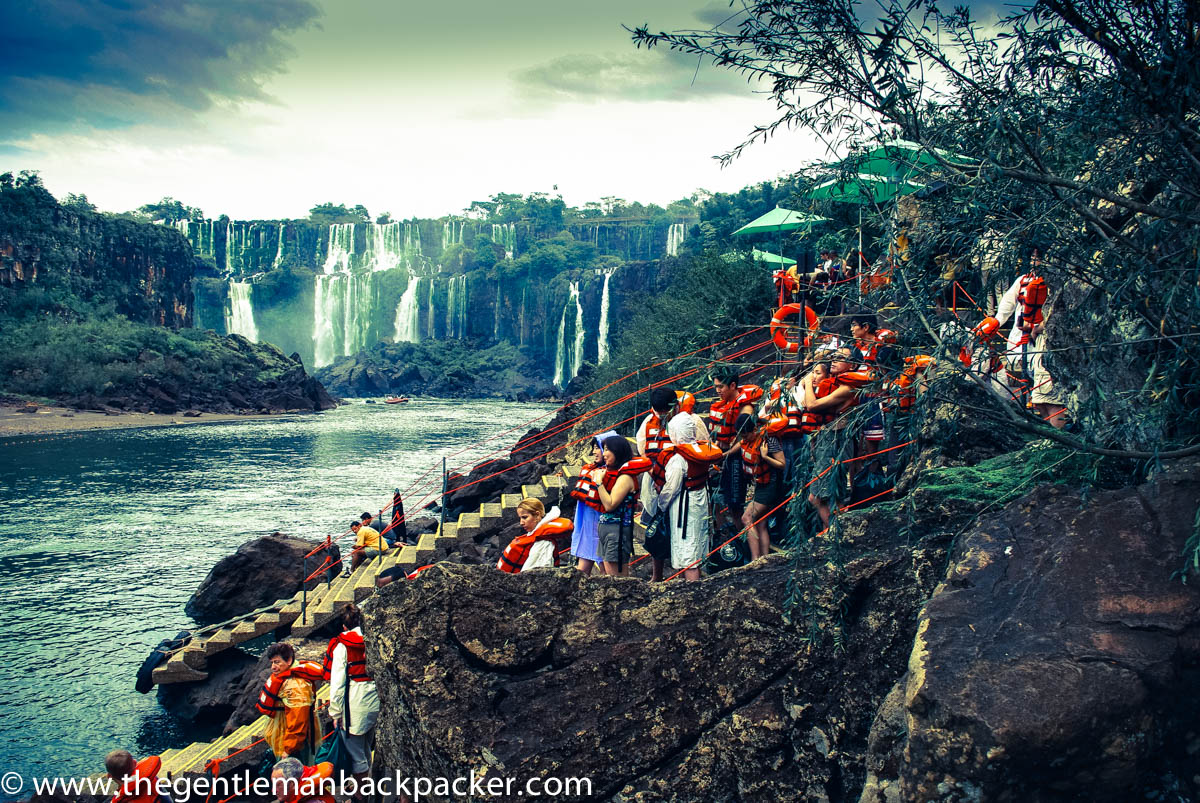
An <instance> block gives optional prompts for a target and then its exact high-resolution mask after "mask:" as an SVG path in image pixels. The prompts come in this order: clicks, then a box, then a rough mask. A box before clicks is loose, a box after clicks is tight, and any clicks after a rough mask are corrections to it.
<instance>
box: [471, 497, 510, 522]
mask: <svg viewBox="0 0 1200 803" xmlns="http://www.w3.org/2000/svg"><path fill="white" fill-rule="evenodd" d="M518 501H520V500H518ZM503 516H504V507H503V506H502V505H501V503H499V502H484V503H483V504H482V505H480V506H479V518H480V519H481V520H482V519H498V518H502V517H503Z"/></svg>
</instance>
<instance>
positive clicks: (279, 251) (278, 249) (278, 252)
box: [271, 220, 287, 270]
mask: <svg viewBox="0 0 1200 803" xmlns="http://www.w3.org/2000/svg"><path fill="white" fill-rule="evenodd" d="M286 226H287V224H285V223H284V222H283V221H282V220H281V221H279V242H278V243H277V244H276V246H275V259H274V260H272V261H271V269H272V270H275V269H276V268H278V267H279V266H280V265H281V264H282V263H283V230H284V229H285V228H286Z"/></svg>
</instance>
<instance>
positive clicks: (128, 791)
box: [104, 750, 171, 803]
mask: <svg viewBox="0 0 1200 803" xmlns="http://www.w3.org/2000/svg"><path fill="white" fill-rule="evenodd" d="M104 769H105V770H106V771H107V773H108V777H109V778H111V779H112V781H113V784H114V794H113V797H112V803H171V799H170V798H169V797H167V796H166V795H162V794H159V792H158V772H159V770H160V769H162V758H160V757H159V756H150V757H149V758H144V759H142V760H141V761H137V760H135V759H134V757H133V754H132V753H130V752H129V751H128V750H114V751H112V752H111V753H109V754H108V755H107V756H105V757H104Z"/></svg>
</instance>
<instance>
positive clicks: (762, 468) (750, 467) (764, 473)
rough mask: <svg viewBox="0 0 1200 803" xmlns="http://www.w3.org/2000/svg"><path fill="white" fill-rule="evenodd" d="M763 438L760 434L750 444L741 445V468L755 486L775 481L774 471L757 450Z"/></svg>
mask: <svg viewBox="0 0 1200 803" xmlns="http://www.w3.org/2000/svg"><path fill="white" fill-rule="evenodd" d="M762 443H763V436H762V435H761V434H760V435H758V436H757V437H755V438H754V440H753V441H752V442H751V443H750V444H748V445H747V444H742V466H743V467H745V469H746V473H747V474H749V475H751V476H753V477H754V484H755V485H770V484H771V481H772V480H774V479H775V473H774V472H775V469H773V468H772V467H771V466H769V465H767V461H766V460H763V456H762V455H761V454H759V452H758V449H759V447H760V446H762Z"/></svg>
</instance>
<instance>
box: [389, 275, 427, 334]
mask: <svg viewBox="0 0 1200 803" xmlns="http://www.w3.org/2000/svg"><path fill="white" fill-rule="evenodd" d="M420 283H421V280H420V279H418V278H417V277H416V276H409V277H408V285H407V286H406V287H405V288H404V295H402V296H400V303H399V304H398V305H397V306H396V334H395V336H393V337H392V340H393V342H396V343H400V342H404V343H417V342H419V341H420V340H421V321H420V319H419V317H418V314H419V312H420V308H419V307H418V306H417V286H418V285H419V284H420Z"/></svg>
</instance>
